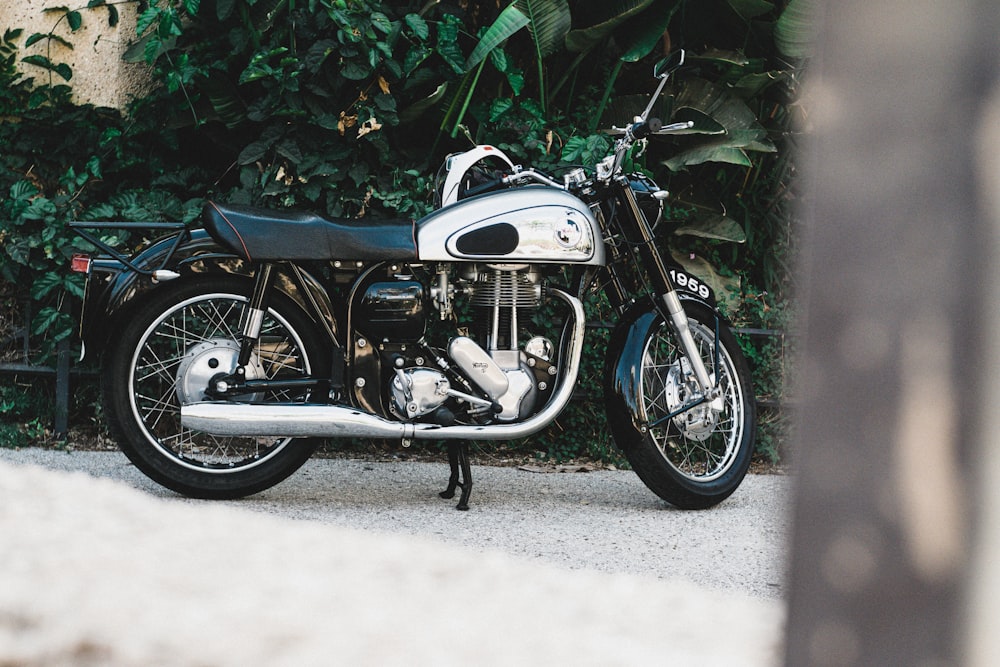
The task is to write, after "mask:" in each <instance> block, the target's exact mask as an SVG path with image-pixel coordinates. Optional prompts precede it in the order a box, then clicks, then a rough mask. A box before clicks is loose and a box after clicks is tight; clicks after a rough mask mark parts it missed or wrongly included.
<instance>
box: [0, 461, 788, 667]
mask: <svg viewBox="0 0 1000 667" xmlns="http://www.w3.org/2000/svg"><path fill="white" fill-rule="evenodd" d="M53 470H56V471H75V472H76V473H77V474H65V473H60V472H52V471H53ZM79 473H85V474H79ZM445 474H446V466H444V465H442V464H427V463H415V462H399V463H373V462H365V461H348V460H330V459H327V460H322V459H320V460H314V461H311V462H310V463H309V464H307V466H306V467H305V468H303V469H302V470H301V471H300V472H299V473H298V474H297V475H294V476H293V477H292V478H290V479H289V480H287V481H286V482H285V483H283V484H281V485H279V486H278V487H276V488H274V489H271V490H269V491H267V492H264V493H261V494H259V495H258V496H255V497H254V498H251V499H247V500H244V501H236V502H229V503H220V502H203V501H191V500H187V499H181V498H179V497H177V496H176V495H174V494H172V493H170V492H167V491H165V490H162V489H160V488H159V487H157V486H155V485H154V484H152V483H151V482H149V481H148V480H146V479H145V478H144V477H142V476H141V475H140V474H139V473H138V472H137V471H136V470H135V469H134V468H132V467H131V465H129V464H128V463H127V461H126V460H125V459H124V457H123V456H122V455H120V454H118V453H114V452H75V453H64V452H53V451H42V450H31V449H29V450H22V451H11V450H0V535H3V539H0V563H2V564H3V567H0V664H12V665H19V666H21V665H27V666H34V665H39V666H41V665H45V666H46V667H48V666H50V665H73V666H74V667H78V666H80V665H102V666H105V665H110V666H112V667H114V666H117V665H149V664H156V665H191V664H204V665H241V666H246V665H251V666H253V665H268V666H270V665H328V664H362V665H363V664H371V665H375V664H378V665H432V664H433V665H457V664H463V665H464V664H470V663H471V664H485V665H509V664H528V665H562V664H567V665H568V664H572V665H602V666H603V665H636V664H676V665H708V666H712V665H719V666H723V665H725V666H726V667H730V666H732V665H741V666H747V667H754V666H757V665H760V666H764V665H777V664H779V663H780V659H781V655H782V650H783V649H782V646H783V627H784V603H783V602H782V600H781V599H780V596H781V587H782V578H783V575H782V572H783V561H784V556H783V553H784V548H783V544H784V542H785V539H786V532H787V519H786V516H785V515H786V511H785V506H786V502H787V496H788V490H789V489H788V487H789V479H788V478H785V477H777V476H751V477H749V478H748V479H747V481H746V482H745V483H744V485H743V486H742V487H741V488H740V490H739V491H737V493H736V494H735V495H734V496H733V497H732V498H731V499H730V500H728V501H727V502H725V503H724V504H722V505H720V506H719V507H717V508H715V509H713V510H709V511H705V512H681V511H678V510H674V509H672V508H670V507H669V506H667V505H666V504H664V503H662V502H660V501H659V500H658V499H656V498H655V497H654V496H653V495H652V494H650V493H649V492H648V491H646V489H645V487H643V486H642V484H641V483H640V482H639V481H638V479H637V478H635V476H634V475H633V474H632V473H630V472H621V471H605V472H591V473H585V474H537V473H530V472H524V471H518V470H516V469H512V468H488V467H476V468H474V475H475V476H476V480H477V485H476V487H475V491H474V494H473V506H472V509H471V511H469V512H457V511H455V510H454V509H453V504H452V502H450V501H443V500H441V499H439V498H437V496H436V493H435V492H436V491H437V490H438V488H439V487H440V484H441V482H442V481H443V480H444V477H445ZM129 487H132V488H129Z"/></svg>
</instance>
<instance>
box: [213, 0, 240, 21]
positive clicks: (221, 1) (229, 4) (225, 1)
mask: <svg viewBox="0 0 1000 667" xmlns="http://www.w3.org/2000/svg"><path fill="white" fill-rule="evenodd" d="M235 5H236V0H215V17H216V18H217V19H219V20H220V21H225V20H226V19H228V18H229V15H230V14H232V13H233V7H234V6H235Z"/></svg>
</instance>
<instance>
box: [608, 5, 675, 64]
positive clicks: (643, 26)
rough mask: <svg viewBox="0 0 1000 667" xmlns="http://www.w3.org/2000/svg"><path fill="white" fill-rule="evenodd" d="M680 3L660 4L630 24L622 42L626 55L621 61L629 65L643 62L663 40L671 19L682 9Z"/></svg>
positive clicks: (624, 54)
mask: <svg viewBox="0 0 1000 667" xmlns="http://www.w3.org/2000/svg"><path fill="white" fill-rule="evenodd" d="M680 4H681V3H680V1H679V0H677V1H675V2H674V3H672V4H671V3H667V2H660V3H657V5H656V6H654V7H650V8H649V9H648V10H647V11H644V12H643V13H642V14H640V15H639V16H636V17H635V18H634V19H633V20H631V21H629V22H628V25H627V28H628V29H627V30H624V31H623V32H624V35H623V37H624V39H623V40H622V42H623V46H624V49H625V53H623V54H622V56H621V59H622V60H623V61H625V62H627V63H634V62H638V61H639V60H642V59H643V58H645V57H646V56H647V55H649V52H650V51H652V50H653V49H654V48H656V46H657V45H658V44H660V43H661V42H662V40H663V33H665V32H666V31H667V26H668V25H669V24H670V19H671V18H673V16H674V12H676V11H677V8H678V7H680Z"/></svg>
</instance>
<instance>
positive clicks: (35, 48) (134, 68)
mask: <svg viewBox="0 0 1000 667" xmlns="http://www.w3.org/2000/svg"><path fill="white" fill-rule="evenodd" d="M85 5H86V3H85V2H80V3H77V4H76V5H73V7H74V8H75V7H77V6H80V7H82V6H85ZM65 6H66V2H65V0H3V1H2V2H0V31H6V30H8V29H15V28H20V29H22V30H23V31H24V32H23V34H22V35H21V39H20V40H18V46H19V47H20V49H21V50H20V53H19V59H20V58H23V57H24V56H28V55H32V54H39V55H44V56H47V57H48V58H49V59H50V60H51V61H52V62H54V63H66V64H67V65H69V66H70V67H71V68H72V70H73V78H72V79H71V80H70V81H69V82H68V83H69V85H71V86H72V87H73V96H74V99H75V100H76V101H77V102H78V103H81V104H83V103H89V104H94V105H96V106H107V107H114V108H117V109H124V107H125V106H126V105H127V104H128V102H129V100H130V99H131V98H132V97H134V96H136V95H139V94H141V93H142V91H143V90H144V89H145V88H146V86H148V85H149V68H148V67H147V66H146V65H144V64H130V63H126V62H123V61H122V54H123V53H124V52H125V50H126V49H127V48H128V47H129V45H130V44H131V43H132V42H133V41H135V39H136V35H135V24H136V11H135V4H132V3H127V4H120V5H116V6H115V7H116V9H117V10H118V14H119V20H118V24H117V25H116V26H114V27H111V26H109V25H108V15H109V14H108V9H107V7H95V8H93V9H81V10H80V14H81V16H82V17H83V25H82V26H81V27H80V29H79V30H76V31H75V32H72V31H70V28H69V25H68V24H67V22H66V21H65V20H64V21H62V22H61V23H59V24H58V27H57V28H56V30H55V32H56V34H57V35H59V36H60V37H62V38H63V39H65V40H67V41H68V42H70V43H71V44H72V45H73V48H72V49H68V48H66V47H65V46H62V45H60V44H58V43H57V42H52V43H51V44H49V43H47V42H48V40H42V41H40V42H38V43H36V44H33V45H32V46H30V47H28V48H24V43H25V41H27V39H28V37H30V36H31V35H32V34H34V33H36V32H39V33H48V32H49V31H51V30H52V29H53V26H55V25H56V23H57V21H58V20H59V18H60V17H61V16H62V15H63V13H62V12H53V11H49V12H47V11H45V10H46V9H50V8H54V7H65ZM21 68H22V71H23V72H24V73H25V75H26V76H32V77H35V79H36V80H37V81H43V80H46V79H47V77H48V76H49V72H48V71H47V70H45V69H43V68H40V67H37V66H35V65H30V64H25V63H21ZM52 79H53V81H52V82H53V83H56V84H58V83H66V82H65V81H64V80H63V79H62V78H61V77H60V76H59V75H57V74H55V73H53V74H52Z"/></svg>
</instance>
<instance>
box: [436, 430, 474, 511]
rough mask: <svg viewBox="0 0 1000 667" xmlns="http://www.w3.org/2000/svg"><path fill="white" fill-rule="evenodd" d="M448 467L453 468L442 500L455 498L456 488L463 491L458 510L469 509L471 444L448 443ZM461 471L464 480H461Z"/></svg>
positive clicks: (442, 494) (463, 441) (463, 442)
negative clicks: (459, 475) (459, 476)
mask: <svg viewBox="0 0 1000 667" xmlns="http://www.w3.org/2000/svg"><path fill="white" fill-rule="evenodd" d="M448 465H450V466H451V477H449V478H448V488H447V489H445V490H444V491H442V492H441V493H439V494H438V495H439V496H441V497H442V498H454V497H455V488H456V487H458V488H460V489H462V495H461V496H459V498H458V505H456V506H455V509H457V510H467V509H469V494H470V493H472V467H471V466H470V465H469V443H468V442H466V441H465V440H462V441H461V442H449V443H448ZM459 471H461V473H462V479H461V480H459V478H458V474H459Z"/></svg>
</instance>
